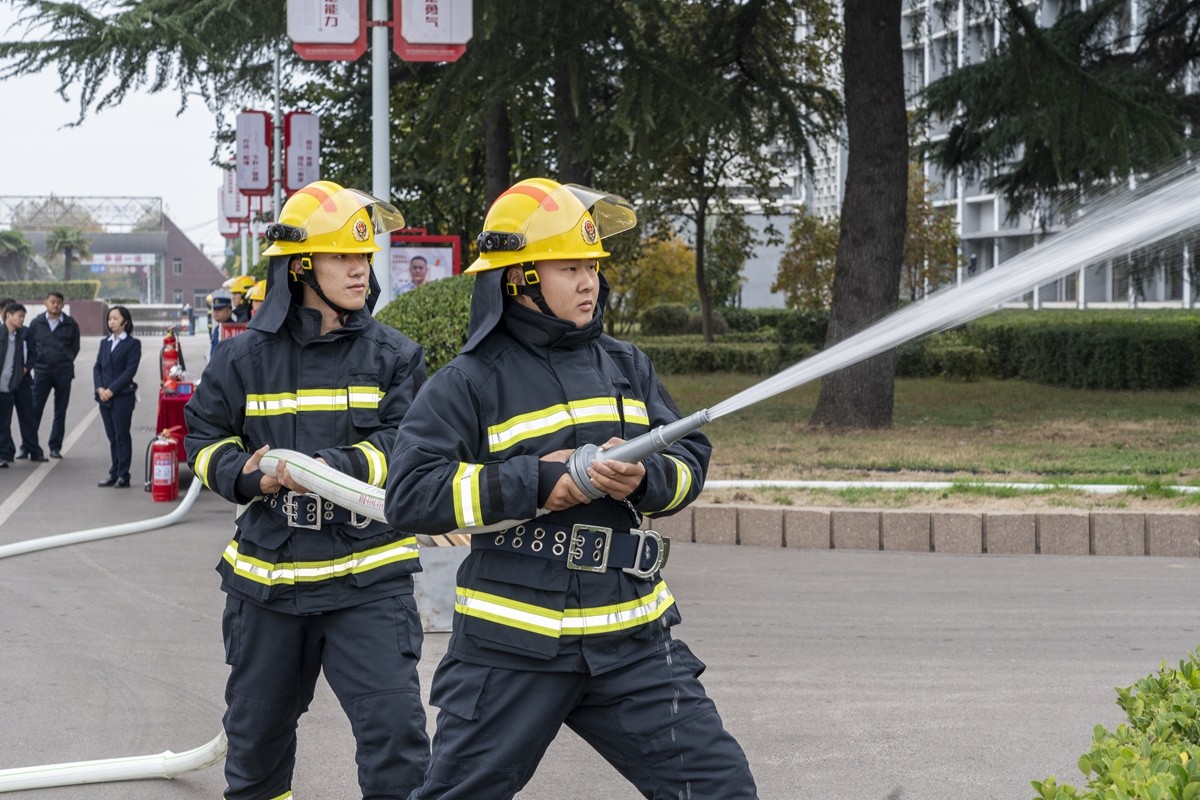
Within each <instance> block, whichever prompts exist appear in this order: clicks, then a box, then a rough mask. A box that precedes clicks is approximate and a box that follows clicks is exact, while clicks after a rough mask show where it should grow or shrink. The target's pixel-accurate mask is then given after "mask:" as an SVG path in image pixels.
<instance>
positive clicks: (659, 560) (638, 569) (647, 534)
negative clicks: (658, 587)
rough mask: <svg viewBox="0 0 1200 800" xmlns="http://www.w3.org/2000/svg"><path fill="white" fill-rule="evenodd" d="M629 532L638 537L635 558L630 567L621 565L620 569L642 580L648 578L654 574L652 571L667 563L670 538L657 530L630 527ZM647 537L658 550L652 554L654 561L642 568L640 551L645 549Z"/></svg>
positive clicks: (669, 552) (669, 551)
mask: <svg viewBox="0 0 1200 800" xmlns="http://www.w3.org/2000/svg"><path fill="white" fill-rule="evenodd" d="M629 532H630V533H631V534H633V535H634V536H636V537H638V548H637V559H636V560H635V561H634V562H633V566H632V567H621V571H622V572H627V573H629V574H630V575H632V576H634V577H635V578H641V579H642V580H644V581H646V580H650V578H652V577H653V576H654V573H656V572H658V571H659V570H660V569H662V568H663V567H665V566H666V565H667V559H668V558H669V557H670V555H671V540H670V539H668V538H667V537H665V536H663V535H662V534H660V533H659V532H658V531H651V530H645V531H642V530H638V529H637V528H632V529H630V531H629ZM647 539H649V540H650V541H652V542H654V543H656V544H657V545H658V552H657V553H656V554H655V556H654V563H653V564H651V565H650V566H649V567H646V568H645V569H642V566H641V565H642V552H643V551H644V550H645V549H646V540H647Z"/></svg>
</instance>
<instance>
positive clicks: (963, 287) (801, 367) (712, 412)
mask: <svg viewBox="0 0 1200 800" xmlns="http://www.w3.org/2000/svg"><path fill="white" fill-rule="evenodd" d="M1197 225H1200V173H1198V172H1197V171H1196V169H1195V167H1190V168H1187V169H1184V170H1181V171H1179V172H1177V173H1176V174H1174V175H1172V176H1170V177H1168V178H1164V179H1162V180H1160V181H1157V182H1155V184H1154V185H1153V186H1152V187H1151V186H1148V187H1147V188H1146V189H1144V190H1143V191H1140V192H1136V193H1134V192H1129V193H1126V194H1124V195H1122V196H1119V197H1116V198H1113V199H1112V200H1109V201H1106V202H1103V203H1099V204H1097V205H1096V206H1093V207H1091V208H1090V209H1087V210H1086V211H1085V213H1083V214H1082V216H1081V217H1080V218H1079V219H1078V221H1076V222H1074V223H1073V224H1071V225H1070V226H1069V227H1067V228H1066V229H1065V230H1064V231H1063V232H1062V233H1058V234H1056V235H1054V236H1053V237H1052V238H1050V239H1048V240H1047V241H1046V242H1044V243H1042V244H1039V245H1037V246H1036V247H1033V248H1031V249H1029V250H1026V251H1025V252H1024V253H1021V254H1020V255H1018V256H1016V257H1014V258H1011V259H1009V260H1008V261H1006V262H1004V263H1003V264H1002V265H1001V266H1000V267H998V268H996V269H992V270H989V271H988V272H986V273H984V274H983V275H980V276H978V277H975V278H972V279H971V280H969V281H967V282H965V283H962V284H960V285H958V286H954V287H951V288H949V289H944V290H942V291H939V292H936V293H934V294H932V295H930V296H929V297H928V298H927V299H925V300H923V301H920V302H917V303H914V304H912V305H910V306H907V307H905V308H903V309H901V310H900V311H897V312H895V313H894V314H890V315H888V316H887V317H885V318H884V319H882V320H880V321H879V322H876V323H875V324H873V325H871V326H870V327H867V328H865V329H863V330H862V331H860V332H858V333H856V334H854V335H852V336H850V337H848V338H846V339H843V340H842V341H840V342H838V343H836V344H834V345H832V346H830V347H829V348H828V349H826V350H822V351H821V352H819V353H817V354H815V355H813V356H811V357H809V358H806V359H804V360H803V361H801V362H800V363H798V364H795V365H793V366H791V367H789V368H787V369H785V370H783V371H782V372H780V373H778V374H776V375H773V376H772V377H770V378H768V379H766V380H765V381H762V382H761V383H758V384H755V385H754V386H751V387H750V388H748V389H745V390H743V391H741V392H739V393H738V394H735V395H734V396H733V397H730V398H728V399H726V400H722V401H721V402H720V403H717V404H716V405H715V406H713V407H712V408H710V409H708V410H707V417H708V418H709V419H716V418H717V417H722V416H724V415H726V414H730V413H732V412H734V411H738V410H740V409H743V408H745V407H746V406H749V405H753V404H754V403H757V402H759V401H760V400H765V399H766V398H768V397H773V396H774V395H777V394H779V393H780V392H784V391H787V390H789V389H794V388H796V387H797V386H802V385H803V384H805V383H808V382H809V381H812V380H816V379H817V378H821V377H823V376H825V375H828V374H830V373H832V372H837V371H838V370H840V369H844V368H846V367H849V366H852V365H854V364H857V363H858V362H860V361H863V360H865V359H868V358H870V357H872V356H875V355H878V354H880V353H883V352H885V351H887V350H891V349H892V348H894V347H897V346H898V345H901V344H904V343H905V342H908V341H910V340H913V339H917V338H919V337H921V336H924V335H926V334H929V333H935V332H937V331H943V330H946V329H948V328H953V327H954V326H956V325H961V324H962V323H964V322H967V321H969V320H972V319H974V318H976V317H980V316H983V315H984V314H986V313H988V312H989V311H991V310H993V309H995V308H996V307H997V306H999V305H1000V304H1001V303H1004V302H1006V301H1008V300H1011V299H1012V298H1014V297H1018V296H1020V295H1022V294H1024V293H1026V292H1028V291H1030V290H1031V289H1034V288H1035V287H1037V286H1040V285H1041V284H1043V283H1048V282H1050V281H1052V280H1056V279H1058V278H1061V277H1063V276H1064V275H1069V274H1071V273H1072V272H1076V271H1077V270H1079V269H1081V268H1082V267H1083V266H1084V265H1087V264H1090V263H1092V262H1095V261H1099V260H1101V259H1104V258H1107V257H1110V256H1114V255H1119V254H1124V253H1127V252H1128V251H1130V250H1133V249H1136V248H1139V247H1144V246H1147V245H1150V244H1153V243H1155V242H1158V241H1161V240H1162V239H1166V238H1168V237H1170V236H1173V235H1175V234H1178V233H1182V232H1183V231H1186V230H1188V229H1189V228H1193V227H1196V226H1197Z"/></svg>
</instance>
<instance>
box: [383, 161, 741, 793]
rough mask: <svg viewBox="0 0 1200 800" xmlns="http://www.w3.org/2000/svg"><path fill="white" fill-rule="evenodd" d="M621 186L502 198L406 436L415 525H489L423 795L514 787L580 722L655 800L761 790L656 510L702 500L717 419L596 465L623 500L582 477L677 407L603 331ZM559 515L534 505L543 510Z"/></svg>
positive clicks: (391, 489)
mask: <svg viewBox="0 0 1200 800" xmlns="http://www.w3.org/2000/svg"><path fill="white" fill-rule="evenodd" d="M636 221H637V218H636V216H635V214H634V212H633V210H632V208H631V207H630V205H629V204H628V202H626V201H625V200H623V199H621V198H619V197H616V196H614V195H608V194H604V193H601V192H596V191H593V190H590V189H584V188H582V187H578V186H560V185H559V184H557V183H555V182H554V181H550V180H545V179H532V180H525V181H521V182H520V183H518V184H516V185H515V186H513V187H512V188H511V189H509V190H508V191H507V192H506V193H504V194H503V195H501V196H500V197H499V198H498V199H497V200H496V202H495V203H494V204H493V205H492V207H491V209H490V210H489V211H488V215H487V220H486V223H485V228H486V229H485V231H484V232H483V233H482V234H480V236H479V247H480V256H479V259H478V260H477V261H476V262H475V263H474V264H473V265H472V266H471V267H470V268H469V269H468V272H471V273H474V274H475V275H476V282H475V288H474V293H473V298H472V304H471V321H470V329H469V332H468V339H467V343H466V345H464V347H463V349H462V351H461V352H460V353H459V355H458V356H457V357H456V358H455V359H454V360H453V361H452V362H451V363H450V364H449V365H448V366H446V367H445V368H444V369H441V370H439V371H438V372H437V373H436V374H435V375H434V376H433V378H432V379H431V380H430V381H429V383H428V384H426V386H425V387H424V388H423V389H422V390H421V393H420V394H419V395H418V396H417V399H416V401H415V402H414V404H413V407H412V409H411V410H410V411H409V413H408V415H406V416H405V418H404V422H403V423H401V426H400V430H399V431H398V433H397V438H396V448H395V450H394V451H393V456H392V464H391V471H390V473H389V479H388V483H387V492H386V502H385V510H386V514H387V518H388V520H389V521H390V522H391V523H392V524H393V525H396V526H397V527H399V528H402V529H404V530H412V531H414V532H417V533H441V532H445V531H448V530H454V529H462V530H465V531H468V532H469V531H470V530H471V529H472V528H483V527H485V526H491V525H493V524H495V523H501V522H503V521H505V520H512V519H518V520H531V521H530V522H527V523H524V524H516V523H512V524H510V525H509V526H508V527H507V528H506V529H503V530H500V531H492V532H488V533H476V534H475V535H473V536H472V539H471V553H470V555H469V556H468V557H467V559H466V561H464V563H463V565H462V567H461V568H460V570H459V573H458V587H457V589H456V602H455V615H454V630H453V633H452V635H451V639H450V643H449V647H448V650H447V653H446V657H445V658H444V659H443V661H442V663H441V664H440V665H439V666H438V669H437V672H436V674H435V676H434V679H433V686H432V693H431V702H432V703H433V705H435V706H437V707H438V708H440V709H441V713H440V714H439V715H438V725H437V734H436V736H435V738H434V747H433V757H432V760H431V762H430V766H429V771H428V773H427V774H426V778H425V783H424V785H423V786H422V787H421V789H420V790H418V791H417V792H416V793H414V794H413V796H412V800H418V799H419V800H431V799H432V798H471V800H480V799H481V798H489V799H490V798H511V797H512V796H513V795H514V794H516V792H517V791H519V790H520V788H521V787H522V786H523V785H525V783H526V782H527V781H528V780H529V778H530V777H531V776H532V774H533V772H534V770H535V768H536V767H537V764H538V762H539V760H540V759H541V757H542V755H543V754H544V752H545V750H546V747H547V746H548V745H549V744H550V742H551V740H553V739H554V736H555V734H556V733H557V731H558V729H559V728H560V727H561V725H563V724H564V723H565V724H566V725H567V726H568V727H570V728H571V729H572V730H574V731H575V732H576V733H578V734H579V735H580V736H582V737H583V738H584V739H585V740H586V741H588V742H589V743H591V745H592V746H593V747H595V748H596V750H597V751H599V752H600V754H601V755H603V756H604V757H605V758H606V759H607V760H608V761H609V762H610V763H611V764H613V766H615V767H616V768H617V769H618V770H619V771H620V772H621V773H622V774H623V775H624V776H625V777H626V778H628V779H629V780H630V781H631V782H632V783H633V784H635V785H636V786H637V788H638V790H639V791H641V793H642V794H643V795H644V796H646V797H655V798H676V797H689V798H693V799H694V800H701V799H702V798H725V799H727V798H752V797H754V796H755V794H756V790H755V786H754V780H753V778H752V777H751V775H750V770H749V766H748V765H747V763H746V757H745V754H744V753H743V752H742V749H741V747H740V746H739V745H738V744H737V742H736V741H735V740H734V739H733V737H732V736H730V735H729V734H728V733H727V732H726V731H725V730H724V729H723V727H722V724H721V720H720V717H719V716H718V714H717V711H716V708H715V706H714V705H713V703H712V701H711V700H710V699H709V698H708V697H707V696H706V695H705V693H704V689H703V687H702V686H701V685H700V682H699V680H697V676H698V675H699V674H700V672H701V671H702V670H703V668H704V667H703V665H702V664H701V663H700V661H698V660H697V659H696V657H695V656H694V655H692V653H691V651H690V650H689V649H688V647H687V646H686V645H685V644H683V643H682V642H680V641H679V640H677V639H674V638H673V637H672V635H671V627H672V626H673V625H675V624H676V623H678V622H679V621H680V617H679V612H678V610H677V609H676V606H675V598H674V596H673V595H672V594H671V591H670V589H668V588H667V585H666V583H665V581H664V580H663V578H662V575H661V574H660V572H659V569H658V568H659V566H660V565H661V562H662V556H663V555H664V554H665V548H664V546H663V543H662V540H661V539H659V538H658V536H657V534H653V535H651V534H649V533H646V532H644V531H640V530H639V531H636V532H632V533H631V530H633V529H638V528H639V527H640V525H639V523H641V521H642V515H643V514H647V515H650V514H654V515H665V514H670V513H672V512H676V511H679V510H680V509H682V508H683V507H684V506H686V505H687V504H688V503H690V502H691V501H692V500H694V499H695V497H696V496H697V495H698V494H699V492H700V489H701V487H702V485H703V482H704V472H705V469H706V468H707V465H708V458H709V453H710V449H711V448H710V445H709V443H708V440H707V439H706V438H705V437H704V436H703V435H702V434H700V433H698V432H696V433H692V434H689V435H687V436H685V437H684V438H682V439H680V440H679V441H678V442H676V443H675V444H674V445H672V446H671V447H669V448H668V449H667V450H666V451H665V452H663V453H661V454H655V455H652V456H650V457H648V458H646V459H645V460H644V461H643V462H642V463H638V464H626V463H619V462H612V461H603V462H593V463H592V465H591V466H590V467H589V469H588V474H589V476H590V477H591V479H592V482H593V484H594V485H595V486H596V487H597V488H598V489H600V490H602V491H604V492H605V493H606V496H604V497H601V498H600V499H597V500H592V501H589V500H588V498H587V496H586V495H585V494H583V493H582V492H581V491H580V490H579V488H578V487H577V486H576V485H575V483H574V482H573V481H572V479H571V477H570V475H569V474H568V472H567V460H568V458H569V456H570V454H571V453H572V452H573V450H574V449H575V448H577V447H578V446H580V445H582V444H585V443H595V444H609V445H611V444H614V443H616V442H619V441H622V440H624V439H627V438H630V437H633V436H635V435H638V434H642V433H645V432H646V431H647V430H649V429H650V427H651V426H657V425H661V424H664V423H668V422H673V421H675V420H677V419H678V418H679V416H680V414H679V411H678V409H677V408H676V407H675V404H674V402H673V401H672V400H671V397H670V395H669V394H668V393H667V391H666V389H665V388H664V387H663V386H662V384H661V383H660V382H659V380H658V378H657V375H656V373H655V371H654V367H653V365H652V364H651V362H650V360H649V359H648V358H647V357H646V355H645V354H644V353H642V352H641V351H640V350H638V349H637V348H636V347H633V346H632V345H630V344H628V343H625V342H621V341H618V340H616V339H613V338H611V337H609V336H606V335H604V334H603V320H602V318H601V309H603V306H604V302H605V298H606V296H607V293H608V284H607V282H606V281H605V280H604V279H603V278H602V277H601V276H600V274H599V264H598V259H601V258H604V257H606V256H608V253H607V252H605V250H604V247H603V244H602V240H603V239H604V238H605V237H607V236H610V235H612V234H615V233H620V232H621V231H625V230H628V229H630V228H632V227H634V225H635V224H636ZM539 508H542V509H548V510H549V513H548V514H545V515H544V516H540V517H537V518H536V519H533V518H534V516H535V514H536V513H537V511H538V509H539Z"/></svg>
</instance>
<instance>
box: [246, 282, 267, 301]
mask: <svg viewBox="0 0 1200 800" xmlns="http://www.w3.org/2000/svg"><path fill="white" fill-rule="evenodd" d="M246 299H247V300H249V301H251V302H254V301H255V300H258V301H259V302H261V301H263V300H266V299H267V279H266V278H263V279H262V280H261V281H257V282H255V284H254V285H253V286H251V287H250V291H248V292H246Z"/></svg>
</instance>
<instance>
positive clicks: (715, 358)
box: [637, 339, 779, 375]
mask: <svg viewBox="0 0 1200 800" xmlns="http://www.w3.org/2000/svg"><path fill="white" fill-rule="evenodd" d="M637 346H638V347H639V348H641V350H642V351H643V352H644V353H645V354H646V355H648V356H650V358H651V360H653V361H654V368H655V369H656V370H657V371H658V372H660V373H664V374H678V373H686V372H700V373H704V372H748V373H752V374H760V375H761V374H769V373H771V372H774V371H776V370H777V369H778V367H779V350H778V349H777V348H775V347H770V346H764V345H761V344H715V343H714V344H710V345H706V344H704V342H696V341H692V342H678V341H671V340H669V339H667V340H660V339H641V340H639V341H638V342H637Z"/></svg>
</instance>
